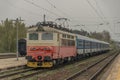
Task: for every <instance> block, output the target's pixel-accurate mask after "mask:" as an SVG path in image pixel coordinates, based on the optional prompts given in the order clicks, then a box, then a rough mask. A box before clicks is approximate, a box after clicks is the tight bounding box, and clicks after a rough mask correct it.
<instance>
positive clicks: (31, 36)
mask: <svg viewBox="0 0 120 80" xmlns="http://www.w3.org/2000/svg"><path fill="white" fill-rule="evenodd" d="M29 40H38V33H30V34H29Z"/></svg>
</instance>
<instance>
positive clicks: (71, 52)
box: [26, 22, 76, 67]
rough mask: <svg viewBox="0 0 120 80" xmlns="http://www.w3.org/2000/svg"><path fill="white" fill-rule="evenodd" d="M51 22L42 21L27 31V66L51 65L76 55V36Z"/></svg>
mask: <svg viewBox="0 0 120 80" xmlns="http://www.w3.org/2000/svg"><path fill="white" fill-rule="evenodd" d="M56 26H57V25H56V24H54V23H53V22H42V23H39V26H34V27H31V28H29V29H28V32H27V56H26V59H27V66H28V67H52V66H54V65H56V64H60V63H63V62H65V61H69V60H72V59H73V58H74V57H75V56H76V47H75V46H76V44H75V43H76V42H75V41H76V36H75V34H73V33H70V32H69V31H65V30H66V29H65V28H62V29H64V30H61V29H59V28H61V27H59V28H58V27H56Z"/></svg>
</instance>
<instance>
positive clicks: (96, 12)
mask: <svg viewBox="0 0 120 80" xmlns="http://www.w3.org/2000/svg"><path fill="white" fill-rule="evenodd" d="M86 1H87V3H88V4H89V5H90V6H91V8H92V9H93V10H94V11H95V12H96V14H97V15H98V16H99V17H100V18H101V20H102V21H103V22H105V21H104V19H103V17H102V16H101V15H100V14H99V12H98V11H97V10H96V8H95V7H94V6H93V5H92V4H91V2H90V1H89V0H86Z"/></svg>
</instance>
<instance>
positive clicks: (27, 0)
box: [24, 0, 62, 17]
mask: <svg viewBox="0 0 120 80" xmlns="http://www.w3.org/2000/svg"><path fill="white" fill-rule="evenodd" d="M24 1H25V2H27V3H29V4H31V5H33V6H35V7H37V8H39V9H43V10H44V11H47V12H49V13H51V14H53V15H56V16H59V17H62V16H60V15H58V14H56V13H54V12H52V11H50V10H48V9H46V8H44V7H42V6H40V5H37V4H36V3H34V2H31V1H30V0H24Z"/></svg>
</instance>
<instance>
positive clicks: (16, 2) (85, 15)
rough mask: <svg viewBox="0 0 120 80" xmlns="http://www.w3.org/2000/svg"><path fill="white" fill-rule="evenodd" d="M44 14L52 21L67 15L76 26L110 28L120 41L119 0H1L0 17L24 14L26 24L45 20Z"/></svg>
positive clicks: (90, 28) (97, 29)
mask: <svg viewBox="0 0 120 80" xmlns="http://www.w3.org/2000/svg"><path fill="white" fill-rule="evenodd" d="M31 2H33V3H31ZM43 14H46V18H47V20H52V21H54V20H55V19H56V18H59V17H67V18H68V19H70V22H69V23H70V25H71V28H74V29H81V28H82V29H84V30H87V31H97V32H100V31H103V30H108V31H109V32H110V33H111V36H112V38H113V39H114V40H119V41H120V34H119V33H120V31H119V30H120V27H119V26H120V23H119V22H120V0H0V20H5V19H6V18H9V19H16V18H17V17H21V18H22V19H24V22H25V23H26V25H34V24H36V23H37V22H38V21H43ZM101 23H102V24H103V25H100V24H101ZM75 25H85V26H77V27H75Z"/></svg>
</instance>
